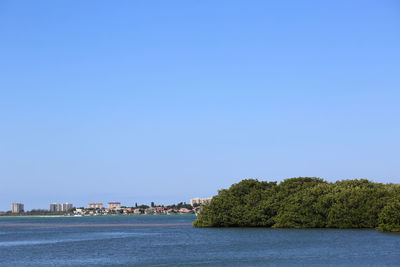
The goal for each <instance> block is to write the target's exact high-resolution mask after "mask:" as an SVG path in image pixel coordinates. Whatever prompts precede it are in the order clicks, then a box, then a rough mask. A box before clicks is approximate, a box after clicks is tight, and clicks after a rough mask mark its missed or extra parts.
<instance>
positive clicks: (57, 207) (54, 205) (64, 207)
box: [49, 202, 74, 212]
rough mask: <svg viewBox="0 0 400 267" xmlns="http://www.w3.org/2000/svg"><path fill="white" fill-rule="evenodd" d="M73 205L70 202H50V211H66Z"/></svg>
mask: <svg viewBox="0 0 400 267" xmlns="http://www.w3.org/2000/svg"><path fill="white" fill-rule="evenodd" d="M73 207H74V206H73V205H72V204H71V203H68V202H67V203H64V204H57V203H51V204H50V209H49V211H50V212H63V211H65V212H66V211H68V210H70V209H72V208H73Z"/></svg>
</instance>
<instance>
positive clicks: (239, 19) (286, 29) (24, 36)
mask: <svg viewBox="0 0 400 267" xmlns="http://www.w3.org/2000/svg"><path fill="white" fill-rule="evenodd" d="M0 92H1V94H0V179H1V187H0V189H1V194H0V210H8V209H10V204H11V202H13V201H21V202H23V203H25V207H26V208H27V209H31V208H48V204H49V203H50V202H54V201H56V202H66V201H68V202H72V203H73V204H75V205H76V206H80V205H86V204H87V203H88V202H92V201H96V202H97V201H99V202H107V201H121V202H122V203H123V204H126V205H132V204H134V203H135V202H139V203H149V202H150V201H152V200H153V201H155V202H156V203H164V204H168V203H173V202H178V201H189V199H190V198H191V197H198V196H199V197H208V196H212V195H215V194H216V193H217V190H218V189H220V188H226V187H228V186H230V185H231V184H232V183H235V182H238V181H240V180H241V179H243V178H258V179H266V180H278V181H280V180H282V179H284V178H289V177H297V176H318V177H322V178H325V179H327V180H329V181H333V180H337V179H351V178H368V179H371V180H373V181H380V182H395V183H400V156H399V155H400V154H399V153H400V3H399V1H385V0H384V1H347V0H343V1H340V0H334V1H214V0H213V1H187V0H185V1H1V2H0Z"/></svg>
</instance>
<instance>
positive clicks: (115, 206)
mask: <svg viewBox="0 0 400 267" xmlns="http://www.w3.org/2000/svg"><path fill="white" fill-rule="evenodd" d="M107 209H108V210H120V209H121V203H120V202H108V207H107Z"/></svg>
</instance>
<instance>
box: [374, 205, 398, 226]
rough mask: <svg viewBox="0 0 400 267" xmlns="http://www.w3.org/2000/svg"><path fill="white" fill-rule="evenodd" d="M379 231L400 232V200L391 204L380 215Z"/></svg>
mask: <svg viewBox="0 0 400 267" xmlns="http://www.w3.org/2000/svg"><path fill="white" fill-rule="evenodd" d="M378 229H379V230H381V231H384V232H400V198H397V199H394V200H393V201H391V202H389V203H388V204H387V205H386V206H385V207H384V208H383V210H382V212H381V213H380V214H379V226H378Z"/></svg>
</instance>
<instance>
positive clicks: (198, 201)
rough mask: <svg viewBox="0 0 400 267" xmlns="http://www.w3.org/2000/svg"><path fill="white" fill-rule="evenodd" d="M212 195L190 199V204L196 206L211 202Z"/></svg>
mask: <svg viewBox="0 0 400 267" xmlns="http://www.w3.org/2000/svg"><path fill="white" fill-rule="evenodd" d="M211 199H212V197H208V198H199V197H196V198H192V199H191V200H190V205H192V206H194V205H196V204H197V205H201V204H207V203H210V202H211Z"/></svg>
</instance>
